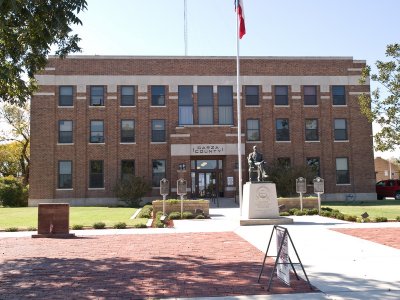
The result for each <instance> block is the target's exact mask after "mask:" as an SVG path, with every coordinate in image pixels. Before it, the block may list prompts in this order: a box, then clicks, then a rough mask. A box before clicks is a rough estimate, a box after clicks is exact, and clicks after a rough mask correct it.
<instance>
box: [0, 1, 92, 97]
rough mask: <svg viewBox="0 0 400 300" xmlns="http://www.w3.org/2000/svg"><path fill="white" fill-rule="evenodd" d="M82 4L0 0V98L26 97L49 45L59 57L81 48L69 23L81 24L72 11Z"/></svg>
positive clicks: (84, 5)
mask: <svg viewBox="0 0 400 300" xmlns="http://www.w3.org/2000/svg"><path fill="white" fill-rule="evenodd" d="M86 7H87V3H86V0H46V1H36V0H0V66H1V68H0V99H2V100H3V101H6V102H9V103H18V104H22V103H25V102H26V101H27V99H29V98H30V96H31V95H32V93H33V92H34V91H35V89H36V84H35V79H34V75H35V74H36V73H38V72H39V71H40V70H42V69H43V68H44V67H45V65H46V63H47V56H48V55H49V53H50V50H51V49H50V48H51V46H53V45H56V46H57V50H56V55H58V56H60V57H65V56H66V55H67V54H69V53H74V52H79V51H80V50H81V49H80V48H79V46H78V42H79V40H80V38H79V37H78V36H77V35H76V34H72V29H71V26H72V25H81V24H82V22H81V20H80V19H79V18H78V17H77V16H76V15H77V14H79V13H80V12H81V11H82V10H85V9H86Z"/></svg>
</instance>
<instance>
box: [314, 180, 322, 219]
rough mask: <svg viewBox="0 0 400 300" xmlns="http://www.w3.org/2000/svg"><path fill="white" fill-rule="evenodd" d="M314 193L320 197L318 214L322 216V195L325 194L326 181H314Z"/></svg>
mask: <svg viewBox="0 0 400 300" xmlns="http://www.w3.org/2000/svg"><path fill="white" fill-rule="evenodd" d="M314 193H316V194H317V195H318V213H319V214H321V194H323V193H324V180H323V179H322V178H321V177H316V178H315V179H314Z"/></svg>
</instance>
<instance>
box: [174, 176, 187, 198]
mask: <svg viewBox="0 0 400 300" xmlns="http://www.w3.org/2000/svg"><path fill="white" fill-rule="evenodd" d="M176 185H177V186H176V191H177V192H176V193H177V194H178V195H186V194H187V191H186V188H187V182H186V180H184V179H179V180H178V181H177V182H176Z"/></svg>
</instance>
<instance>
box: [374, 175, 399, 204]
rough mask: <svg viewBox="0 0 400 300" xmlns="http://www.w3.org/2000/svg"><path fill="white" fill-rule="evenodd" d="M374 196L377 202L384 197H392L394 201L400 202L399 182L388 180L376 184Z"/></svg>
mask: <svg viewBox="0 0 400 300" xmlns="http://www.w3.org/2000/svg"><path fill="white" fill-rule="evenodd" d="M376 195H377V197H378V200H382V199H383V198H384V197H394V198H395V199H396V200H400V180H398V179H389V180H381V181H379V182H377V183H376Z"/></svg>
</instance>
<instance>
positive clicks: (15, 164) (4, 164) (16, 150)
mask: <svg viewBox="0 0 400 300" xmlns="http://www.w3.org/2000/svg"><path fill="white" fill-rule="evenodd" d="M21 150H22V147H21V144H20V143H18V142H11V143H6V144H0V176H2V177H7V176H14V177H19V176H21V174H22V170H21V164H20V160H19V158H20V153H21Z"/></svg>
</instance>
